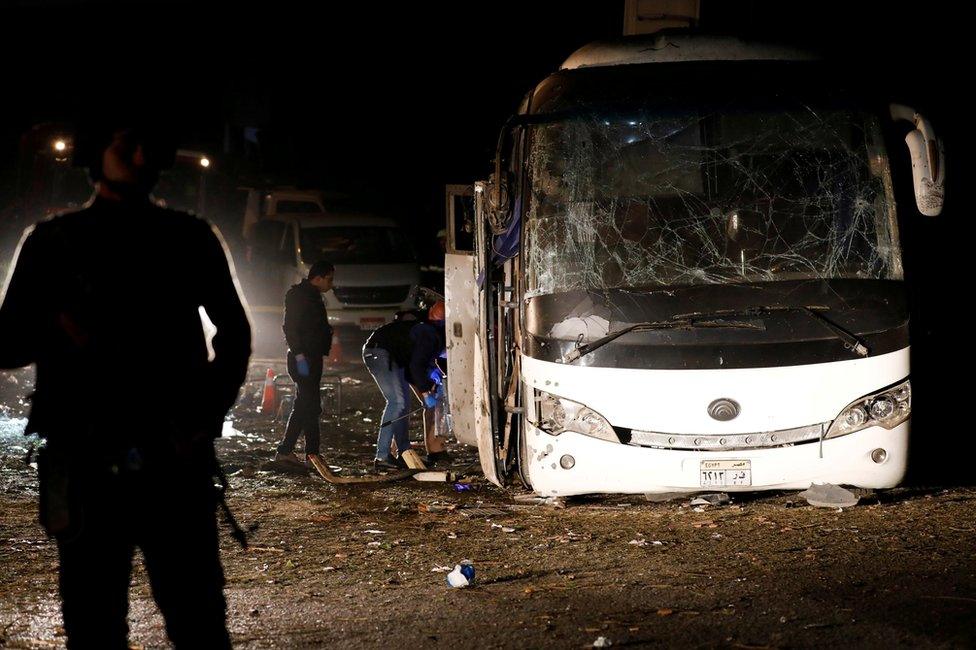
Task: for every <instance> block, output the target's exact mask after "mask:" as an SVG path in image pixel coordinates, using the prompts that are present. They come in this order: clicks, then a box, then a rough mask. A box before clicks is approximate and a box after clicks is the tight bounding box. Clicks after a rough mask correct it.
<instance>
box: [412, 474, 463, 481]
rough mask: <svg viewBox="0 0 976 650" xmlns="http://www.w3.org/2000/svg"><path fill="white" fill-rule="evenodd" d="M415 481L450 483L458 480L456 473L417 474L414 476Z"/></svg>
mask: <svg viewBox="0 0 976 650" xmlns="http://www.w3.org/2000/svg"><path fill="white" fill-rule="evenodd" d="M413 478H414V480H415V481H426V482H428V483H448V482H450V481H454V480H456V479H457V476H456V475H455V474H454V472H417V473H416V474H414V475H413Z"/></svg>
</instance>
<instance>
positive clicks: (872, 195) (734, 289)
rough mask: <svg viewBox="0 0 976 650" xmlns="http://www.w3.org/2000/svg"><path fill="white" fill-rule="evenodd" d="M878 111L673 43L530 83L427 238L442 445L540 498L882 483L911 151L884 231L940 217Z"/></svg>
mask: <svg viewBox="0 0 976 650" xmlns="http://www.w3.org/2000/svg"><path fill="white" fill-rule="evenodd" d="M889 102H890V98H886V97H884V96H882V95H879V94H877V93H874V92H873V91H871V90H870V89H869V88H868V87H866V85H865V84H864V83H862V82H860V81H856V82H854V83H851V84H847V83H846V82H844V81H843V77H842V76H840V75H838V73H837V70H836V69H835V68H832V67H831V66H829V65H827V64H825V63H822V62H819V61H817V60H815V59H814V58H813V57H811V56H809V55H806V54H804V53H800V52H796V51H793V50H790V49H787V48H781V47H775V46H769V45H761V44H753V43H748V42H744V41H741V40H738V39H734V38H726V37H705V36H696V35H688V34H666V33H665V34H657V35H654V36H651V37H638V38H630V39H622V40H620V41H614V42H607V43H596V44H591V45H589V46H586V47H584V48H583V49H581V50H579V51H577V52H576V53H575V54H573V55H572V56H571V57H570V58H569V59H568V60H567V61H566V62H565V63H564V64H563V65H562V67H561V68H560V70H559V71H558V72H556V73H555V74H553V75H551V76H549V77H548V78H547V79H545V80H544V81H542V82H541V83H539V84H538V85H537V86H536V87H535V88H534V89H533V90H532V91H531V92H530V93H529V94H528V95H527V97H526V98H525V100H524V101H523V103H522V105H521V107H520V109H519V111H518V113H517V115H515V116H514V117H512V118H511V119H510V120H509V121H508V122H507V123H506V125H505V127H504V128H503V130H502V133H501V135H500V136H499V141H498V150H497V157H496V163H495V172H494V174H493V176H492V178H491V180H490V181H488V182H484V183H478V184H476V186H475V194H474V200H475V210H474V223H473V224H472V226H473V227H472V230H473V235H474V236H473V243H472V244H471V245H470V246H469V247H468V248H470V250H465V249H464V246H461V245H459V242H460V240H461V239H463V238H462V237H460V236H459V235H458V233H459V232H460V231H461V230H462V225H461V224H460V223H458V222H457V220H456V219H449V220H448V255H447V259H446V282H445V286H446V289H447V337H448V348H449V349H448V357H449V373H448V381H449V389H450V390H449V396H450V402H451V411H452V418H453V428H454V431H455V434H456V436H457V437H458V439H459V440H460V441H461V442H465V443H468V444H472V445H477V447H478V449H479V455H480V458H481V464H482V467H483V469H484V473H485V476H486V477H487V478H488V479H489V480H491V481H492V482H494V483H496V484H499V485H503V484H506V483H507V482H509V481H510V480H512V479H514V478H515V477H519V478H521V480H522V481H523V482H524V483H525V484H526V485H528V486H530V487H531V488H532V489H534V490H535V491H536V492H537V493H539V494H541V495H574V494H585V493H654V492H671V491H697V490H715V489H719V490H723V491H748V490H763V489H802V488H807V487H809V486H810V485H811V484H812V483H835V484H845V485H852V486H859V487H866V488H885V487H892V486H894V485H896V484H898V483H899V482H900V481H901V479H902V477H903V476H904V473H905V469H906V464H907V460H908V436H909V425H910V416H911V407H912V391H911V383H910V379H909V374H910V373H909V340H908V307H907V300H906V291H905V287H904V282H903V270H902V255H901V247H900V243H899V228H898V216H897V215H896V206H895V200H894V183H893V180H892V169H891V167H890V166H889V157H888V154H889V152H891V151H893V150H894V149H893V148H894V147H900V148H902V149H905V147H906V145H907V149H906V150H907V152H908V153H909V154H910V159H911V169H910V170H908V169H907V164H906V165H905V167H906V169H905V178H909V177H910V178H912V180H913V183H914V192H915V205H913V206H908V205H900V206H898V207H899V209H900V210H901V212H902V213H903V214H902V215H901V216H902V218H905V219H909V218H920V217H919V215H918V214H917V213H916V208H917V212H921V213H922V214H923V215H928V216H935V215H937V214H939V212H940V211H941V206H942V188H943V178H944V173H945V171H944V162H943V155H942V146H941V143H940V142H939V141H938V139H937V138H936V137H935V135H934V133H933V130H932V127H931V126H930V124H929V123H928V121H927V120H926V119H925V118H924V117H923V116H921V115H919V114H917V113H916V112H915V111H914V110H912V109H910V108H908V107H906V106H903V105H896V104H891V103H889ZM899 153H900V152H899ZM898 171H900V170H898ZM896 177H898V175H897V174H896Z"/></svg>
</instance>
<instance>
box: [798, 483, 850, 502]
mask: <svg viewBox="0 0 976 650" xmlns="http://www.w3.org/2000/svg"><path fill="white" fill-rule="evenodd" d="M798 496H801V497H803V498H804V499H806V500H807V503H809V504H810V505H811V506H815V507H817V508H850V507H852V506H856V505H857V502H858V501H859V498H858V497H857V495H855V494H854V493H853V492H851V491H850V490H845V489H844V488H842V487H840V486H839V485H832V484H830V483H823V484H817V485H811V486H810V487H809V489H807V490H804V491H803V492H800V494H799V495H798Z"/></svg>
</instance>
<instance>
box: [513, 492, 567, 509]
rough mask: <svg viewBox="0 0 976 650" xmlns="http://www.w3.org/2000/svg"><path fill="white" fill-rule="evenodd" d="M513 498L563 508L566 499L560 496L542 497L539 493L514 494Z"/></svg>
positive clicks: (531, 503) (523, 501) (533, 503)
mask: <svg viewBox="0 0 976 650" xmlns="http://www.w3.org/2000/svg"><path fill="white" fill-rule="evenodd" d="M514 498H515V500H516V501H518V502H519V503H525V504H529V505H539V506H549V507H550V508H565V507H566V501H565V500H564V499H563V498H562V497H544V496H541V495H539V494H534V493H531V494H516V495H515V497H514Z"/></svg>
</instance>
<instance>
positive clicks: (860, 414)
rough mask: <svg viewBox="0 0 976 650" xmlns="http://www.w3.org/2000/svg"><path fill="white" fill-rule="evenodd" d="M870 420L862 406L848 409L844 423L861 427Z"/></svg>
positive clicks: (852, 426)
mask: <svg viewBox="0 0 976 650" xmlns="http://www.w3.org/2000/svg"><path fill="white" fill-rule="evenodd" d="M867 421H868V414H867V413H866V412H865V410H864V409H862V408H861V407H860V406H855V407H854V408H852V409H848V410H847V413H846V414H845V415H844V424H845V425H847V426H848V427H851V428H854V427H859V426H861V425H862V424H864V423H865V422H867Z"/></svg>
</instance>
